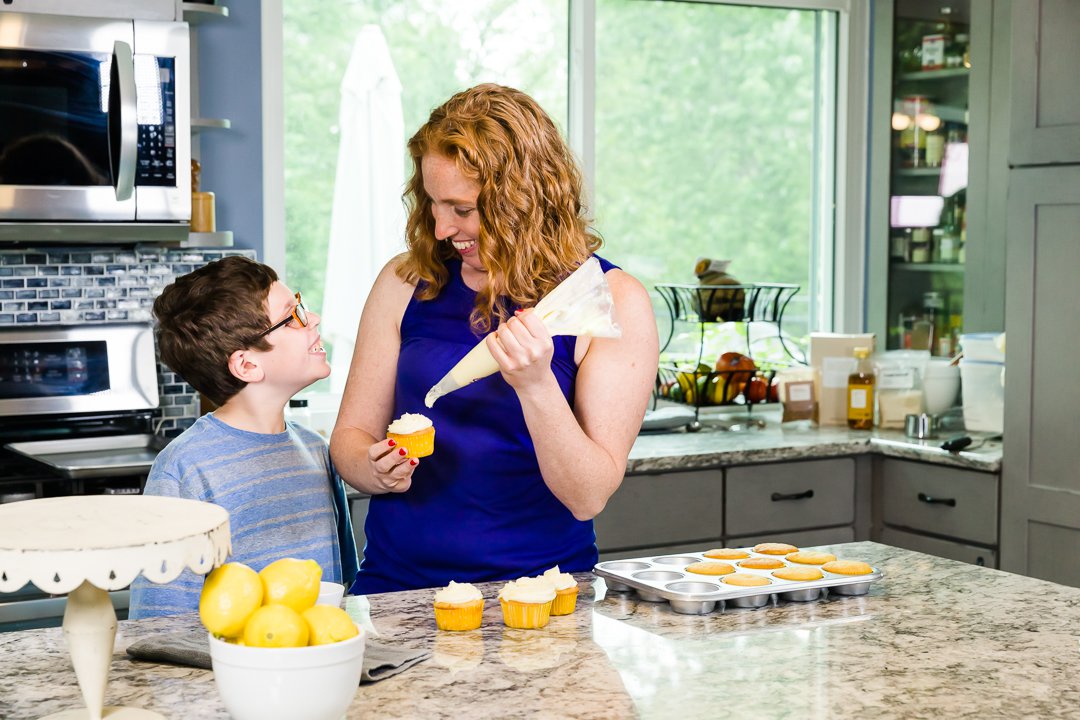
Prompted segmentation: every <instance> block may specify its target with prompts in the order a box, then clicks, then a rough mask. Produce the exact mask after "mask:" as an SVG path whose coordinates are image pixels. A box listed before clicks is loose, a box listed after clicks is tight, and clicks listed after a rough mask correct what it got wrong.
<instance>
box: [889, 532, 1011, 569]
mask: <svg viewBox="0 0 1080 720" xmlns="http://www.w3.org/2000/svg"><path fill="white" fill-rule="evenodd" d="M880 540H881V542H883V543H885V544H886V545H892V546H894V547H901V548H906V549H908V550H915V551H917V552H922V553H926V554H927V555H936V556H937V557H943V558H948V559H950V560H959V561H960V562H966V563H971V564H972V565H983V566H985V567H992V568H996V567H997V564H998V560H997V553H996V552H994V551H993V550H991V549H990V548H985V547H977V546H975V545H968V544H966V543H960V542H956V541H955V540H942V539H941V538H935V537H930V536H929V535H920V534H919V533H913V532H908V531H906V530H897V529H896V528H891V527H886V528H883V529H882V531H881V538H880Z"/></svg>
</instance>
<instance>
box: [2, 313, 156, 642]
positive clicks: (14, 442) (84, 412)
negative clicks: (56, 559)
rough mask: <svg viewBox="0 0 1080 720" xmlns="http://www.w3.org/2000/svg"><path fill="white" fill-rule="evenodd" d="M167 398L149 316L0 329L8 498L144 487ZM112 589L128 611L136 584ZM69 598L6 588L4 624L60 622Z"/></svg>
mask: <svg viewBox="0 0 1080 720" xmlns="http://www.w3.org/2000/svg"><path fill="white" fill-rule="evenodd" d="M158 403H159V398H158V381H157V361H156V356H155V350H154V337H153V328H152V327H151V325H150V324H149V323H123V324H115V325H81V326H77V327H64V326H43V327H33V328H20V329H7V330H2V331H0V503H8V502H19V501H21V500H29V499H33V498H41V497H58V496H64V495H90V494H137V493H139V492H141V490H142V487H143V484H144V483H145V481H146V476H147V474H148V473H149V470H150V466H151V464H152V463H153V460H154V457H155V456H156V454H157V451H158V450H159V449H160V446H161V444H160V442H159V441H158V439H157V437H156V436H155V435H154V433H153V429H154V423H155V419H156V418H157V417H158V414H159V412H158ZM0 530H2V529H0ZM111 595H112V598H113V603H114V605H115V606H116V607H117V609H118V611H119V613H120V616H121V617H124V613H126V609H127V599H128V593H127V591H126V590H125V591H120V592H117V593H112V594H111ZM64 602H65V600H64V598H54V597H50V596H49V595H47V594H46V593H43V592H41V591H40V590H38V589H37V588H36V587H34V586H33V585H27V586H26V587H24V588H23V589H22V590H19V591H18V592H16V593H12V594H9V595H0V632H3V631H9V630H22V629H28V628H33V627H48V626H55V625H58V624H59V623H60V621H61V618H62V617H63V610H64Z"/></svg>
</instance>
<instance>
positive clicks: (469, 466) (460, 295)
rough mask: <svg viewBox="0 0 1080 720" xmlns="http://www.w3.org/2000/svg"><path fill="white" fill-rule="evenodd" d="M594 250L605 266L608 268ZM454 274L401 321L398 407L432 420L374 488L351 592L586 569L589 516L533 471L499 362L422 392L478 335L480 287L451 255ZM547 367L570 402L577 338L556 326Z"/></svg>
mask: <svg viewBox="0 0 1080 720" xmlns="http://www.w3.org/2000/svg"><path fill="white" fill-rule="evenodd" d="M597 259H598V260H600V265H601V268H602V269H603V271H604V272H607V271H608V270H610V269H612V268H614V267H615V266H614V265H612V264H611V263H609V262H607V261H606V260H603V259H602V258H599V257H598V258H597ZM447 269H448V270H449V271H450V280H449V282H448V283H447V285H446V286H445V287H444V288H443V289H442V291H441V292H440V293H439V295H438V297H436V298H435V299H433V300H426V301H419V300H417V299H416V298H415V297H414V298H412V299H410V300H409V305H408V307H407V308H406V309H405V314H404V316H403V317H402V321H401V354H400V357H399V358H398V367H397V383H396V386H395V389H394V417H398V416H400V415H401V414H402V413H405V412H414V413H415V412H422V413H423V414H424V415H427V416H428V417H429V418H431V421H432V422H433V423H434V425H435V453H434V454H433V455H431V456H430V457H426V458H423V459H422V460H421V461H420V465H419V467H417V468H416V471H415V472H414V473H413V481H412V486H411V487H410V488H409V490H408V491H406V492H404V493H389V494H385V495H375V496H373V497H372V498H371V504H370V506H369V509H368V515H367V521H366V523H365V525H364V532H365V534H366V535H367V546H366V547H365V548H364V558H363V562H362V563H361V565H360V573H359V574H358V575H357V577H356V582H355V584H354V585H353V587H352V593H354V594H370V593H379V592H390V591H395V590H409V589H414V588H427V587H438V586H442V585H446V584H447V583H449V582H450V581H451V580H454V581H456V582H484V581H489V580H509V579H516V578H519V577H522V576H527V575H530V576H531V575H538V574H540V573H542V572H543V571H545V570H547V569H548V568H550V567H552V566H553V565H558V566H559V567H560V569H561V570H562V571H563V572H579V571H587V570H591V569H592V567H593V565H594V564H595V563H596V560H597V550H596V535H595V533H594V532H593V524H592V521H591V520H589V521H585V522H582V521H579V520H576V519H574V516H573V515H571V513H570V511H569V510H568V509H567V508H566V506H565V505H563V504H562V503H561V502H559V500H558V499H557V498H556V497H555V496H554V495H553V494H552V493H551V491H550V490H549V489H548V487H547V485H545V484H544V480H543V478H542V477H541V475H540V466H539V463H538V461H537V459H536V451H535V448H534V447H533V442H532V439H531V437H530V436H529V430H528V427H527V426H526V425H525V418H524V416H523V414H522V410H521V403H520V402H519V401H518V397H517V395H516V394H515V393H514V390H513V388H511V387H510V385H508V384H507V383H506V381H505V380H503V377H502V375H501V374H499V373H495V374H494V375H491V376H489V377H486V378H484V379H482V380H478V381H477V382H475V383H472V384H471V385H467V386H466V387H464V388H461V389H460V390H456V391H454V392H452V393H450V394H449V395H446V396H444V397H442V398H440V399H439V400H438V402H436V403H435V407H433V408H431V409H428V408H425V407H424V396H425V395H426V394H427V391H428V390H429V389H430V388H431V386H432V385H434V384H435V383H436V382H438V381H439V380H440V379H441V378H442V376H443V375H445V374H446V373H447V372H448V371H449V370H450V368H452V367H453V366H454V365H455V364H456V363H457V362H458V360H460V359H461V358H462V357H464V356H465V354H466V353H467V352H468V351H469V350H471V349H472V348H473V346H474V345H476V343H477V342H479V338H477V336H476V335H474V334H473V331H472V329H471V328H470V327H469V313H470V312H471V311H472V309H473V304H474V302H475V300H476V292H475V291H473V290H471V289H469V287H468V286H467V285H465V282H464V280H462V278H461V262H460V261H448V262H447ZM553 340H554V344H555V353H554V356H553V358H552V361H551V369H552V371H553V372H554V373H555V377H556V378H557V380H558V383H559V387H560V388H561V389H562V392H563V395H565V396H566V398H567V401H568V402H569V403H570V404H571V405H573V402H574V379H575V377H576V376H577V364H576V363H575V362H574V344H575V341H576V338H574V337H569V336H556V337H555V338H554V339H553Z"/></svg>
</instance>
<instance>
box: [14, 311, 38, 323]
mask: <svg viewBox="0 0 1080 720" xmlns="http://www.w3.org/2000/svg"><path fill="white" fill-rule="evenodd" d="M15 322H17V323H26V324H30V323H36V322H37V313H19V314H18V315H16V316H15Z"/></svg>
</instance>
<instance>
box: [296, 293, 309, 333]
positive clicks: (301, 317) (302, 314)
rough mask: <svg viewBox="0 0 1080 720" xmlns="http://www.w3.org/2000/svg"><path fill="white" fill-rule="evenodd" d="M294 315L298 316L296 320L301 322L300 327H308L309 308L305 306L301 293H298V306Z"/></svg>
mask: <svg viewBox="0 0 1080 720" xmlns="http://www.w3.org/2000/svg"><path fill="white" fill-rule="evenodd" d="M293 317H294V318H296V322H298V323H300V327H307V308H305V307H304V303H302V302H300V293H296V307H295V308H294V309H293Z"/></svg>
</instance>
